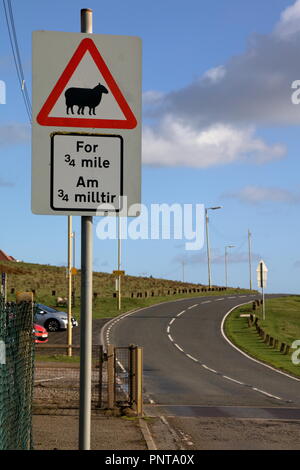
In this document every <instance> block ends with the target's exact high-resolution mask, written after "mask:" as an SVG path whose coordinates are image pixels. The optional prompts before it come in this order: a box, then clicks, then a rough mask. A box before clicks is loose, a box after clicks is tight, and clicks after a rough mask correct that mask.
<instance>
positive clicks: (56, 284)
mask: <svg viewBox="0 0 300 470" xmlns="http://www.w3.org/2000/svg"><path fill="white" fill-rule="evenodd" d="M6 267H7V268H8V269H9V268H10V271H11V270H12V268H14V269H13V270H14V271H15V270H16V268H17V272H9V273H8V274H7V299H8V300H9V301H14V300H15V298H16V292H18V291H33V292H34V297H35V300H36V301H37V302H40V303H44V304H46V305H49V306H52V307H56V300H57V297H67V288H68V277H67V271H66V268H65V267H58V266H50V265H41V264H33V263H11V262H7V263H6V262H1V263H0V270H1V269H2V270H5V269H6ZM80 278H81V273H80V270H78V273H77V275H75V276H73V291H74V292H75V295H74V298H75V305H74V308H73V312H74V313H75V314H76V313H77V314H78V312H79V306H80ZM236 291H238V292H240V291H241V290H239V289H228V290H227V291H226V293H228V294H229V293H232V292H236ZM218 292H219V288H217V287H214V288H213V289H212V290H211V292H210V293H212V294H214V293H218ZM243 292H245V290H243ZM200 293H201V294H203V295H207V288H206V286H204V285H202V284H193V283H183V282H180V281H171V280H166V279H157V278H152V277H137V276H123V277H122V297H123V301H122V303H123V308H122V311H126V310H129V309H131V308H135V307H142V306H147V305H150V304H153V303H155V302H159V301H163V300H171V298H170V297H171V296H172V298H173V297H176V298H177V297H183V296H184V297H185V296H191V295H193V296H195V295H199V294H200ZM114 294H115V276H114V275H113V274H108V273H101V272H94V275H93V299H94V310H95V312H96V313H95V315H96V316H97V317H99V316H104V315H107V316H114V315H115V314H118V313H119V312H118V311H117V309H116V299H114V298H113V295H114ZM99 309H100V310H101V311H102V313H101V314H97V311H98V310H99Z"/></svg>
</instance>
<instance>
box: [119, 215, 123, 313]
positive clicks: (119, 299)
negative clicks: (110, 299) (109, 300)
mask: <svg viewBox="0 0 300 470" xmlns="http://www.w3.org/2000/svg"><path fill="white" fill-rule="evenodd" d="M120 269H121V218H120V213H119V212H118V271H119V272H120ZM121 295H122V294H121V276H120V274H119V275H118V309H119V310H121V298H122V297H121Z"/></svg>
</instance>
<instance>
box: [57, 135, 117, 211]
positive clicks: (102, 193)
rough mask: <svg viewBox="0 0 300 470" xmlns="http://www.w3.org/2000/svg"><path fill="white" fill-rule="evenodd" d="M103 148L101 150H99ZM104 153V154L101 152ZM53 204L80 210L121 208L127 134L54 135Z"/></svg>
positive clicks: (114, 209) (58, 206) (67, 208)
mask: <svg viewBox="0 0 300 470" xmlns="http://www.w3.org/2000/svg"><path fill="white" fill-rule="evenodd" d="M99 150H100V152H99ZM99 155H101V156H99ZM50 165H51V186H50V191H51V201H50V202H51V208H52V209H53V210H55V211H65V210H72V211H76V212H80V213H82V212H89V211H91V210H94V211H97V208H99V207H100V206H101V210H103V211H107V212H111V211H114V212H116V211H119V210H120V208H121V198H120V197H121V196H122V195H123V138H122V137H121V136H119V135H97V134H75V133H73V134H61V133H55V134H53V135H52V137H51V164H50Z"/></svg>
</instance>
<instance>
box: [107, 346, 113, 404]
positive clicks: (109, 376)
mask: <svg viewBox="0 0 300 470" xmlns="http://www.w3.org/2000/svg"><path fill="white" fill-rule="evenodd" d="M114 405H115V347H114V346H113V345H112V344H109V345H108V346H107V406H108V408H109V409H112V408H113V407H114Z"/></svg>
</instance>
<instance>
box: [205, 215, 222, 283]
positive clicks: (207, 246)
mask: <svg viewBox="0 0 300 470" xmlns="http://www.w3.org/2000/svg"><path fill="white" fill-rule="evenodd" d="M217 209H222V206H216V207H207V208H206V209H205V227H206V252H207V268H208V287H209V289H210V288H211V285H212V283H211V267H210V243H209V230H208V222H209V218H208V211H209V210H213V211H215V210H217Z"/></svg>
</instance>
